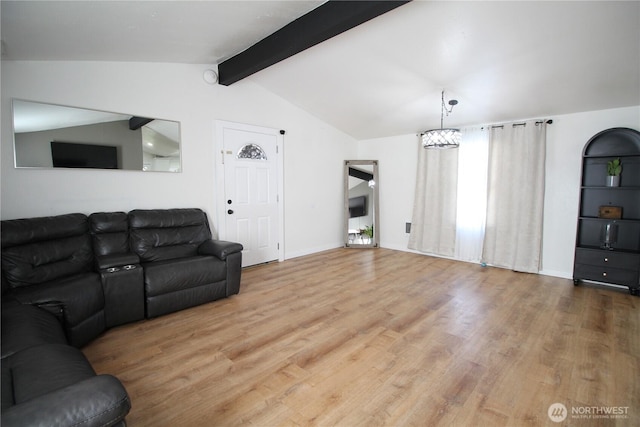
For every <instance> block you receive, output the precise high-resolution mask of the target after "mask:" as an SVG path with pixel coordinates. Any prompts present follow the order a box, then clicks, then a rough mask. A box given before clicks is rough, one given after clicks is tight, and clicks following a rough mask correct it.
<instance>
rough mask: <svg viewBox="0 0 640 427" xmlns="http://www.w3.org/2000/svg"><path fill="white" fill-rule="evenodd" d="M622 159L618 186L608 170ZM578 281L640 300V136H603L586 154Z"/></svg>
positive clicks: (624, 132)
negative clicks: (616, 288)
mask: <svg viewBox="0 0 640 427" xmlns="http://www.w3.org/2000/svg"><path fill="white" fill-rule="evenodd" d="M615 159H620V162H621V164H622V173H621V174H620V182H619V184H618V185H617V186H609V185H610V184H609V183H608V179H607V175H608V173H607V164H608V162H610V161H613V160H615ZM578 215H579V216H578V232H577V238H576V252H575V261H574V267H573V281H574V284H576V285H578V284H579V283H580V281H581V280H591V281H596V282H602V283H609V284H615V285H622V286H627V287H628V288H629V291H630V292H631V294H633V295H640V132H638V131H636V130H633V129H628V128H613V129H607V130H604V131H602V132H600V133H598V134H596V135H595V136H594V137H593V138H591V139H590V140H589V141H588V142H587V144H586V145H585V147H584V151H583V153H582V180H581V188H580V209H579V213H578Z"/></svg>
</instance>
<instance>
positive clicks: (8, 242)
mask: <svg viewBox="0 0 640 427" xmlns="http://www.w3.org/2000/svg"><path fill="white" fill-rule="evenodd" d="M1 227H2V234H1V238H0V240H1V242H2V243H1V244H2V272H3V274H4V278H5V279H6V281H7V282H8V284H9V286H10V287H12V288H17V287H21V286H29V285H35V284H39V283H45V282H49V281H51V280H56V279H59V278H62V277H66V276H71V275H74V274H79V273H85V272H88V271H91V270H92V265H93V251H92V248H91V236H90V235H89V225H88V218H87V216H86V215H83V214H79V213H78V214H67V215H58V216H51V217H42V218H27V219H14V220H5V221H2V224H1Z"/></svg>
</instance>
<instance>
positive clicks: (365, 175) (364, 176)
mask: <svg viewBox="0 0 640 427" xmlns="http://www.w3.org/2000/svg"><path fill="white" fill-rule="evenodd" d="M349 176H352V177H354V178H359V179H361V180H363V181H367V182H368V181H371V180H372V179H373V174H372V173H370V172H365V171H363V170H360V169H356V168H352V167H349Z"/></svg>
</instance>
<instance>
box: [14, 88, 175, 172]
mask: <svg viewBox="0 0 640 427" xmlns="http://www.w3.org/2000/svg"><path fill="white" fill-rule="evenodd" d="M13 127H14V155H15V166H16V167H17V168H53V167H65V168H83V169H84V168H100V169H102V168H106V169H125V170H145V171H163V172H180V171H181V162H180V154H181V153H180V124H179V123H178V122H174V121H169V120H159V119H153V118H141V117H137V116H132V115H129V114H119V113H110V112H105V111H98V110H90V109H84V108H76V107H66V106H61V105H54V104H46V103H40V102H31V101H23V100H13ZM54 146H56V148H53V147H54ZM60 147H62V148H63V149H66V151H64V150H62V151H60V150H61V149H60ZM114 153H115V154H114ZM107 155H108V156H109V159H105V156H107Z"/></svg>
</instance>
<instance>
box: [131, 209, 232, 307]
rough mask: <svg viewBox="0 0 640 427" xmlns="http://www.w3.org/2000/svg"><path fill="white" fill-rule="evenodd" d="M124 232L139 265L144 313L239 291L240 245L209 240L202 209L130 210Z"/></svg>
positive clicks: (204, 300)
mask: <svg viewBox="0 0 640 427" xmlns="http://www.w3.org/2000/svg"><path fill="white" fill-rule="evenodd" d="M129 233H130V242H131V250H132V251H133V252H134V253H136V254H137V255H138V256H139V257H140V261H141V264H142V266H143V269H144V286H145V297H146V315H147V317H155V316H160V315H162V314H166V313H170V312H173V311H177V310H182V309H184V308H187V307H192V306H195V305H198V304H203V303H205V302H209V301H214V300H216V299H220V298H224V297H227V296H230V295H233V294H237V293H238V292H239V289H240V271H241V262H242V252H241V251H242V245H241V244H239V243H232V242H225V241H220V240H212V238H211V230H210V228H209V222H208V220H207V215H206V214H205V213H204V212H203V211H202V210H200V209H166V210H159V209H154V210H133V211H131V212H129Z"/></svg>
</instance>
